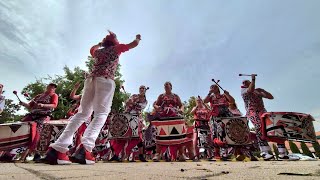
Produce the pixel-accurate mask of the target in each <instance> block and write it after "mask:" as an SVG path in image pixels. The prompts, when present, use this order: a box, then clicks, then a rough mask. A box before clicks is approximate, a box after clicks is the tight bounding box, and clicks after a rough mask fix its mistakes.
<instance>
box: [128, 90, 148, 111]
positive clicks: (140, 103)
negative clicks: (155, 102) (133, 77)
mask: <svg viewBox="0 0 320 180" xmlns="http://www.w3.org/2000/svg"><path fill="white" fill-rule="evenodd" d="M136 98H139V94H133V95H132V96H131V97H130V98H129V100H132V101H134V99H136ZM147 104H148V101H147V99H146V98H144V99H143V100H141V99H140V98H139V100H138V102H136V103H134V104H132V105H128V104H126V112H127V113H130V114H140V113H141V111H142V110H143V109H144V108H146V107H147Z"/></svg>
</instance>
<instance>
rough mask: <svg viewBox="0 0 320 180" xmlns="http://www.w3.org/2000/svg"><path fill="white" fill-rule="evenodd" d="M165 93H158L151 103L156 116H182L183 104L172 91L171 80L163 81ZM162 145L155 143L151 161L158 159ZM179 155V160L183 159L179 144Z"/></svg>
mask: <svg viewBox="0 0 320 180" xmlns="http://www.w3.org/2000/svg"><path fill="white" fill-rule="evenodd" d="M164 89H165V93H163V94H160V95H159V97H158V99H157V100H156V101H155V102H154V103H153V107H154V109H155V110H156V114H157V116H160V117H178V116H182V113H183V110H184V106H183V104H182V102H181V100H180V97H179V96H178V95H177V94H174V93H172V84H171V82H166V83H164ZM162 147H163V146H161V145H158V144H157V145H156V154H155V156H154V157H153V161H159V159H160V152H161V149H162ZM179 157H180V160H181V161H184V160H185V159H184V155H183V147H182V146H179Z"/></svg>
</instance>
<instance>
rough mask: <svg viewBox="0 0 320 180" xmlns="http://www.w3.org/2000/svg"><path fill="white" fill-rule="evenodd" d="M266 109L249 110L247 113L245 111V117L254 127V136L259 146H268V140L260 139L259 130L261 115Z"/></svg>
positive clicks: (260, 133)
mask: <svg viewBox="0 0 320 180" xmlns="http://www.w3.org/2000/svg"><path fill="white" fill-rule="evenodd" d="M265 112H266V111H260V112H259V111H255V112H254V111H249V114H248V113H247V119H248V120H249V121H251V122H252V124H253V125H254V127H255V131H256V136H257V140H258V144H259V146H269V145H268V142H267V141H265V140H262V139H261V138H262V132H261V119H260V117H261V115H262V114H263V113H265Z"/></svg>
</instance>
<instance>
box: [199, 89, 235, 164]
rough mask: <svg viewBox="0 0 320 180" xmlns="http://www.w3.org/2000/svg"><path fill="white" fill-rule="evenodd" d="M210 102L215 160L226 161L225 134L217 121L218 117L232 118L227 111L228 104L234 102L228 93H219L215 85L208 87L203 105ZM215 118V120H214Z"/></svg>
mask: <svg viewBox="0 0 320 180" xmlns="http://www.w3.org/2000/svg"><path fill="white" fill-rule="evenodd" d="M208 102H210V106H211V116H212V120H213V141H214V145H215V154H214V157H215V159H222V160H227V146H226V143H225V141H226V140H225V136H226V135H225V132H224V131H223V127H222V126H223V123H222V122H221V121H220V120H219V119H218V118H219V117H232V116H233V114H232V113H231V112H230V110H229V104H234V103H235V100H234V98H233V97H232V96H231V95H230V93H229V92H228V91H226V90H225V91H224V94H221V93H220V89H219V86H218V85H217V84H214V85H211V86H210V91H209V94H208V95H207V97H206V98H205V99H204V103H208ZM216 118H217V119H216ZM220 149H221V151H222V158H221V156H220Z"/></svg>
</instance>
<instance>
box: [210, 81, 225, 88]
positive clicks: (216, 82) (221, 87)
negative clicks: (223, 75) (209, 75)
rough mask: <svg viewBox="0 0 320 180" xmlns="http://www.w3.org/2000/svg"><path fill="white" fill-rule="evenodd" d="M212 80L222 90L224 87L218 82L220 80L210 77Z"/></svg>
mask: <svg viewBox="0 0 320 180" xmlns="http://www.w3.org/2000/svg"><path fill="white" fill-rule="evenodd" d="M212 81H213V82H214V83H216V85H217V86H218V87H219V88H220V89H221V90H222V91H224V89H223V88H222V87H221V86H220V85H219V84H218V82H220V80H218V81H215V80H214V79H212Z"/></svg>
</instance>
